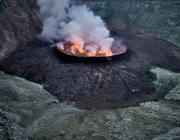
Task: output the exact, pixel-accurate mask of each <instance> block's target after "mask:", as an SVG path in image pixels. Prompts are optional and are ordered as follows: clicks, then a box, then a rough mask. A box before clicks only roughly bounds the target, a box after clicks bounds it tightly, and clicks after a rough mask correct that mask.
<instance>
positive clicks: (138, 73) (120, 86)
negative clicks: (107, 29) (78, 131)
mask: <svg viewBox="0 0 180 140" xmlns="http://www.w3.org/2000/svg"><path fill="white" fill-rule="evenodd" d="M113 35H114V36H115V37H118V38H119V39H120V40H122V41H123V44H125V45H126V46H127V48H128V53H126V54H124V55H122V56H118V57H116V58H114V59H112V60H108V61H104V60H99V59H97V60H95V59H93V61H91V59H88V60H84V59H81V58H80V59H76V58H73V57H68V56H67V57H63V56H62V55H61V53H60V52H59V51H58V50H57V49H56V48H54V47H51V46H50V44H47V43H45V42H42V41H40V40H34V41H31V42H29V43H28V44H27V45H25V46H20V47H19V49H18V50H17V51H15V52H14V53H13V54H11V55H10V56H9V57H8V58H6V59H5V60H4V61H2V62H1V63H0V70H1V71H4V72H6V73H8V74H13V75H17V76H20V77H24V78H26V79H27V80H31V81H34V82H37V83H40V84H42V85H43V87H44V88H45V89H46V90H47V91H49V92H50V93H51V94H53V95H56V96H58V97H60V98H61V99H63V100H66V101H71V102H73V103H74V104H75V105H77V106H79V107H82V108H87V109H93V108H95V109H104V108H114V107H124V106H129V105H137V104H138V103H140V102H143V101H148V100H154V99H155V98H156V97H157V94H156V90H155V87H154V85H153V83H152V82H151V80H150V78H149V77H150V75H149V72H150V69H151V68H152V67H153V66H156V65H161V66H164V67H168V68H172V69H176V70H180V55H179V54H180V49H179V48H177V47H176V46H174V45H173V44H171V43H168V42H167V41H164V40H162V39H159V38H157V37H154V36H152V35H146V34H141V33H132V32H129V31H123V30H119V31H117V32H116V33H115V32H114V33H113ZM157 98H158V97H157Z"/></svg>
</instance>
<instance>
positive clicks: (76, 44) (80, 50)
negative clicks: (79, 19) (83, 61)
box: [74, 43, 84, 53]
mask: <svg viewBox="0 0 180 140" xmlns="http://www.w3.org/2000/svg"><path fill="white" fill-rule="evenodd" d="M74 47H75V49H76V50H77V51H78V52H80V53H84V50H83V49H81V48H80V47H79V45H78V43H75V45H74Z"/></svg>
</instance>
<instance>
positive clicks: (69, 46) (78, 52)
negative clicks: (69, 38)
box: [57, 42, 127, 57]
mask: <svg viewBox="0 0 180 140" xmlns="http://www.w3.org/2000/svg"><path fill="white" fill-rule="evenodd" d="M114 46H115V45H114ZM115 47H116V48H115ZM115 47H114V48H115V49H114V48H113V46H111V48H109V50H105V49H103V48H106V47H103V48H100V47H98V46H97V45H96V44H91V43H86V44H85V45H84V46H83V47H82V46H81V45H79V43H74V44H73V43H71V42H60V43H58V44H57V48H58V49H59V50H60V51H62V52H64V53H65V54H68V55H74V56H79V57H111V56H113V55H117V54H123V53H126V52H127V48H126V47H125V46H123V45H122V44H120V45H118V44H117V45H116V46H115Z"/></svg>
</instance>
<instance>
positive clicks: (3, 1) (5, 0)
mask: <svg viewBox="0 0 180 140" xmlns="http://www.w3.org/2000/svg"><path fill="white" fill-rule="evenodd" d="M8 4H9V0H0V11H2V10H4V9H5V8H6V7H7V6H8Z"/></svg>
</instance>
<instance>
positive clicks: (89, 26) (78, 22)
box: [38, 0, 114, 53]
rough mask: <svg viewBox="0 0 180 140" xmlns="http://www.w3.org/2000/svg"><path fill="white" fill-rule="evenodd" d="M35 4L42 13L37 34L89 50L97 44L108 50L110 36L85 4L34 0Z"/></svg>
mask: <svg viewBox="0 0 180 140" xmlns="http://www.w3.org/2000/svg"><path fill="white" fill-rule="evenodd" d="M38 5H39V6H40V12H41V14H42V15H43V16H44V22H43V30H42V33H41V37H43V38H44V39H46V40H48V41H51V42H52V41H53V40H54V39H57V40H60V39H63V40H65V41H69V42H71V43H73V44H76V43H78V45H79V47H80V49H83V48H84V47H87V48H85V49H87V50H89V51H90V52H95V51H97V46H98V47H100V48H99V50H103V51H104V52H106V53H108V50H109V48H110V47H111V45H112V43H113V41H114V39H113V38H110V37H109V35H110V32H109V30H108V29H107V28H106V26H105V23H104V22H103V20H102V19H101V18H100V17H99V16H96V15H94V13H93V12H92V11H91V10H90V9H89V8H88V7H87V6H86V5H78V6H77V5H73V6H70V0H38ZM87 43H91V44H93V45H85V44H87Z"/></svg>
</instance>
